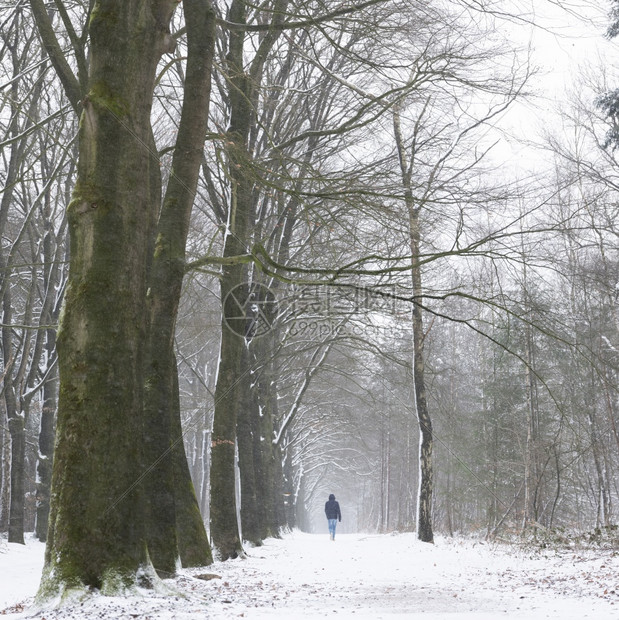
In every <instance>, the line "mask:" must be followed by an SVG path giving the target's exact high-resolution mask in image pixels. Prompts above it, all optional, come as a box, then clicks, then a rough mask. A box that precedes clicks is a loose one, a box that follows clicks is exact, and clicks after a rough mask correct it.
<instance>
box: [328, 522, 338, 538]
mask: <svg viewBox="0 0 619 620" xmlns="http://www.w3.org/2000/svg"><path fill="white" fill-rule="evenodd" d="M336 525H337V519H329V534H331V538H335V526H336Z"/></svg>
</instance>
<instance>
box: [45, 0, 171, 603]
mask: <svg viewBox="0 0 619 620" xmlns="http://www.w3.org/2000/svg"><path fill="white" fill-rule="evenodd" d="M175 6H176V2H172V1H171V0H156V1H155V0H152V1H150V2H148V1H145V0H107V1H106V2H102V1H100V2H96V3H95V5H94V8H93V12H92V16H91V20H90V42H91V48H90V75H89V82H88V94H87V96H86V97H85V99H84V101H83V114H82V118H81V124H80V133H79V149H80V151H79V154H80V156H79V165H78V177H77V183H76V187H75V189H74V193H73V198H72V201H71V204H70V205H69V207H68V217H69V231H70V244H71V260H70V268H69V283H68V288H67V291H66V296H65V306H64V310H63V315H62V317H61V320H60V329H59V332H58V357H59V374H60V392H59V405H58V440H57V444H56V454H55V459H54V467H53V475H52V497H51V514H50V529H49V538H48V543H47V548H46V557H45V569H44V576H43V580H42V584H41V589H40V594H41V595H42V596H46V595H54V594H58V593H62V592H64V591H65V590H67V589H71V588H83V587H85V586H86V587H88V586H89V587H94V588H98V589H101V590H102V591H103V592H104V593H105V592H115V591H118V590H119V589H122V588H123V587H126V586H129V585H132V584H134V583H135V581H136V573H137V571H138V570H139V569H140V567H142V566H144V565H145V564H146V563H147V556H146V545H145V536H144V534H145V532H144V511H143V502H142V501H141V492H140V489H139V488H138V485H137V484H136V482H137V480H138V479H139V477H140V475H141V473H142V468H141V466H142V460H143V459H142V442H141V441H140V440H139V438H140V437H141V436H142V433H143V426H144V419H143V389H142V386H143V371H144V343H145V342H146V335H147V334H146V326H145V320H144V319H145V317H146V316H147V306H146V282H147V267H148V262H149V259H150V257H149V255H148V252H149V248H150V247H151V243H150V240H151V237H152V234H153V230H154V222H155V218H156V215H157V213H156V212H155V211H154V205H153V200H152V194H151V192H152V187H151V178H152V168H153V166H155V167H157V168H158V164H159V162H158V159H157V157H156V154H155V153H153V152H151V151H150V150H149V148H148V145H150V144H151V136H152V130H151V125H150V110H151V102H152V97H153V89H154V80H155V71H156V66H157V62H158V60H159V58H160V57H161V55H162V54H163V53H164V52H165V51H166V50H167V49H168V48H169V39H170V38H169V35H168V33H167V28H168V23H169V21H170V19H171V16H172V13H173V11H174V8H175Z"/></svg>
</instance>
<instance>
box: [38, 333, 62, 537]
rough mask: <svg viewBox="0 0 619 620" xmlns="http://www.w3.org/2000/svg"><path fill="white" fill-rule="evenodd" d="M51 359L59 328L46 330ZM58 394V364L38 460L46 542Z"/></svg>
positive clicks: (47, 390)
mask: <svg viewBox="0 0 619 620" xmlns="http://www.w3.org/2000/svg"><path fill="white" fill-rule="evenodd" d="M45 346H46V352H47V359H48V362H51V360H53V356H54V349H55V346H56V332H55V331H54V330H53V329H49V330H47V341H46V343H45ZM57 398H58V373H57V371H56V366H55V365H54V368H53V369H52V370H51V372H50V375H49V377H48V378H47V380H46V381H45V384H44V385H43V408H42V410H41V425H40V428H39V459H38V461H37V491H36V494H37V495H36V497H37V500H36V501H37V520H36V536H37V538H38V539H39V540H40V541H42V542H45V541H46V540H47V529H48V527H49V502H50V487H51V482H52V464H53V458H54V437H55V420H56V399H57Z"/></svg>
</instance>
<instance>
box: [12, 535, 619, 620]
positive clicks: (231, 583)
mask: <svg viewBox="0 0 619 620" xmlns="http://www.w3.org/2000/svg"><path fill="white" fill-rule="evenodd" d="M248 555H249V557H248V558H247V559H243V560H241V559H239V560H234V561H229V562H225V563H216V564H215V565H213V566H210V567H208V568H204V569H196V570H191V571H184V572H183V574H182V575H180V576H179V577H177V578H176V579H175V580H173V581H167V582H166V584H167V585H168V586H169V587H171V588H173V589H174V594H173V595H172V596H168V597H162V596H160V595H155V594H153V593H146V592H145V593H144V594H145V595H144V596H143V597H136V596H133V597H130V598H110V597H101V596H93V597H91V598H89V599H88V600H87V601H86V602H84V603H77V604H75V605H74V606H72V607H71V608H64V609H62V610H45V611H40V612H38V613H37V612H34V611H33V610H30V612H28V611H26V612H25V613H23V614H19V613H15V612H17V611H21V608H20V605H22V604H23V605H25V606H26V607H27V606H28V604H30V603H31V602H32V601H31V599H30V600H28V599H29V597H31V596H32V595H33V594H34V593H35V591H36V588H37V585H38V578H39V575H40V569H41V563H42V545H40V544H39V543H35V542H31V543H30V544H29V546H28V547H27V548H25V549H24V547H20V546H19V545H8V546H7V545H6V544H4V545H3V546H2V547H0V615H2V616H3V617H6V618H22V617H35V618H39V619H43V618H45V619H46V620H52V619H61V618H63V619H64V618H75V619H82V618H106V619H107V618H118V619H128V618H140V619H141V620H148V619H161V620H170V619H172V618H178V619H182V620H185V619H189V618H195V619H197V618H207V619H211V618H212V619H215V620H223V619H224V618H226V619H229V618H250V619H252V618H256V619H265V618H266V619H268V618H271V619H273V618H280V619H284V618H286V619H290V618H315V619H317V618H323V617H324V616H325V615H334V616H337V617H339V618H351V619H363V620H370V619H371V620H378V619H381V618H382V619H392V618H406V619H413V620H415V619H423V620H438V619H445V618H447V619H451V618H454V617H457V618H458V619H459V620H496V619H497V618H509V619H514V620H515V619H518V620H538V619H542V618H543V619H546V618H551V619H556V620H559V619H560V620H581V619H583V618H595V619H596V620H611V619H613V618H617V619H619V554H617V553H616V552H613V551H610V550H596V551H595V552H592V551H586V552H585V551H573V550H570V551H567V550H566V551H562V552H561V553H555V552H547V553H545V554H542V553H532V552H526V553H525V552H520V551H518V550H515V549H514V548H508V547H504V546H492V545H487V544H481V543H477V544H476V543H474V542H471V541H463V540H458V539H455V540H452V539H444V538H439V539H438V540H437V542H436V544H435V545H427V544H424V543H420V542H418V541H417V540H416V539H415V537H414V536H413V535H411V534H399V535H385V536H380V535H362V534H354V535H352V534H350V535H338V537H337V540H336V541H334V542H332V541H330V540H329V538H328V535H327V534H326V533H325V534H324V535H320V536H319V535H309V534H302V533H299V532H295V533H293V534H289V535H287V536H285V537H284V538H283V539H282V540H273V539H271V540H268V541H267V542H266V543H265V545H264V546H262V547H258V548H253V549H249V550H248ZM207 574H208V575H213V574H214V575H217V578H214V579H209V580H205V579H203V578H199V577H204V576H205V575H207Z"/></svg>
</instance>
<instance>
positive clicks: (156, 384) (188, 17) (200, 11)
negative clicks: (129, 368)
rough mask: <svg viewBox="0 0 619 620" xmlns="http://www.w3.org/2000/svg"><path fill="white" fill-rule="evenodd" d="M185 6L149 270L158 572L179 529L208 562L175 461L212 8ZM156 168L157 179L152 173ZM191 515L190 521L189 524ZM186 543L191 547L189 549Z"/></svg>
mask: <svg viewBox="0 0 619 620" xmlns="http://www.w3.org/2000/svg"><path fill="white" fill-rule="evenodd" d="M184 8H185V21H186V24H187V41H188V54H187V68H186V75H185V84H184V98H183V109H182V113H181V120H180V125H179V130H178V135H177V139H176V145H175V149H174V155H173V159H172V173H171V176H170V179H169V182H168V185H167V190H166V194H165V198H164V201H163V207H162V210H161V214H160V217H159V222H158V226H157V234H156V241H155V244H154V255H153V259H152V266H151V270H150V278H149V299H148V301H149V307H150V331H149V341H148V347H147V352H146V365H145V405H144V407H145V418H146V427H145V444H146V461H147V465H149V464H150V466H151V467H152V470H151V471H150V473H149V475H148V477H147V479H146V489H147V507H148V516H147V519H148V530H147V541H148V548H149V553H150V557H151V559H152V561H153V564H154V566H155V568H156V569H157V571H158V572H159V573H160V574H162V575H165V574H172V573H174V571H175V567H176V560H177V557H178V554H179V548H178V542H177V531H180V532H181V533H182V536H183V540H184V541H185V544H184V545H183V548H184V552H183V554H182V555H183V556H184V557H185V565H186V562H188V561H189V562H191V563H193V562H195V561H198V562H199V563H200V564H209V563H210V562H211V561H212V560H211V552H210V547H209V545H208V539H207V536H206V530H205V528H204V523H203V521H202V518H201V516H200V514H199V511H196V510H195V506H194V503H195V492H194V491H193V484H192V482H191V477H190V475H189V469H188V467H186V466H183V465H182V462H180V461H179V460H178V459H180V457H181V456H182V458H183V459H185V460H186V456H185V448H184V443H183V441H182V428H181V420H180V406H179V405H178V372H177V366H176V358H175V355H174V333H175V326H176V318H177V315H178V306H179V303H180V297H181V290H182V284H183V277H184V274H185V246H186V243H187V235H188V232H189V222H190V216H191V211H192V207H193V203H194V198H195V192H196V186H197V183H198V175H199V171H200V164H201V162H202V151H203V148H204V140H205V136H206V127H207V119H208V111H209V103H210V90H211V89H210V86H211V70H212V65H213V53H214V46H215V12H214V10H213V7H212V5H211V4H210V2H206V3H205V2H200V1H197V0H190V1H188V2H185V5H184ZM156 173H157V177H159V172H158V170H157V171H156ZM173 431H174V432H173ZM185 476H187V479H185ZM185 501H186V502H188V505H187V506H185V505H184V502H185ZM177 507H178V509H179V510H180V511H181V513H182V520H183V523H184V527H183V528H179V527H178V524H177V517H178V515H177V512H176V511H177ZM192 518H193V519H195V522H191V519H192ZM189 532H193V533H194V535H195V536H196V538H195V539H194V540H193V542H190V541H187V536H188V533H189ZM191 547H194V549H193V551H192V552H191V553H189V552H188V549H190V548H191ZM190 557H191V558H193V559H191V560H190V559H189V558H190Z"/></svg>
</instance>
